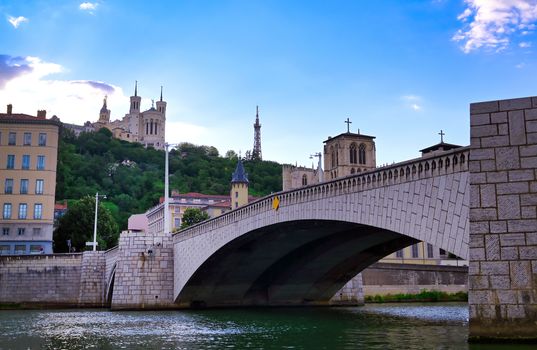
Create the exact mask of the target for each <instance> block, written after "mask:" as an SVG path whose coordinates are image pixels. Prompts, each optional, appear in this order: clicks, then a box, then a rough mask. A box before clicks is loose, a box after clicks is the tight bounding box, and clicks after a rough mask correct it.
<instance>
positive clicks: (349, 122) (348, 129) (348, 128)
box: [345, 118, 352, 132]
mask: <svg viewBox="0 0 537 350" xmlns="http://www.w3.org/2000/svg"><path fill="white" fill-rule="evenodd" d="M345 123H346V124H347V132H350V126H351V124H352V122H351V121H350V120H349V118H347V120H345Z"/></svg>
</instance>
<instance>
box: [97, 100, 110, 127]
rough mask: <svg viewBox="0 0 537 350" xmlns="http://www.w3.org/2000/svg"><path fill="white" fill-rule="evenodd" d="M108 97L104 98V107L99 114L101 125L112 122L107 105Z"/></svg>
mask: <svg viewBox="0 0 537 350" xmlns="http://www.w3.org/2000/svg"><path fill="white" fill-rule="evenodd" d="M106 99H107V96H105V97H104V100H103V106H102V108H101V112H100V113H99V123H102V124H108V123H109V122H110V110H109V109H108V107H107V105H106Z"/></svg>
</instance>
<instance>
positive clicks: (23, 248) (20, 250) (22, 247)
mask: <svg viewBox="0 0 537 350" xmlns="http://www.w3.org/2000/svg"><path fill="white" fill-rule="evenodd" d="M23 231H24V229H23ZM25 253H26V246H25V245H18V244H17V245H16V246H15V254H25Z"/></svg>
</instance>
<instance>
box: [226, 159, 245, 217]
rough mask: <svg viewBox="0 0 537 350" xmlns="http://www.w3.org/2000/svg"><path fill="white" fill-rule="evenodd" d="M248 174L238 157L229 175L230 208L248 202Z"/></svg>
mask: <svg viewBox="0 0 537 350" xmlns="http://www.w3.org/2000/svg"><path fill="white" fill-rule="evenodd" d="M248 184H249V181H248V174H247V173H246V171H245V170H244V166H243V165H242V161H241V159H240V157H239V162H238V163H237V167H236V168H235V171H234V172H233V175H232V177H231V193H230V195H231V208H232V209H235V208H238V207H240V206H243V205H245V204H248Z"/></svg>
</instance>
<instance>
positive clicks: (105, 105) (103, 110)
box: [101, 95, 108, 113]
mask: <svg viewBox="0 0 537 350" xmlns="http://www.w3.org/2000/svg"><path fill="white" fill-rule="evenodd" d="M107 99H108V95H104V99H103V107H102V108H101V113H106V112H108V106H107V104H106V100H107Z"/></svg>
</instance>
